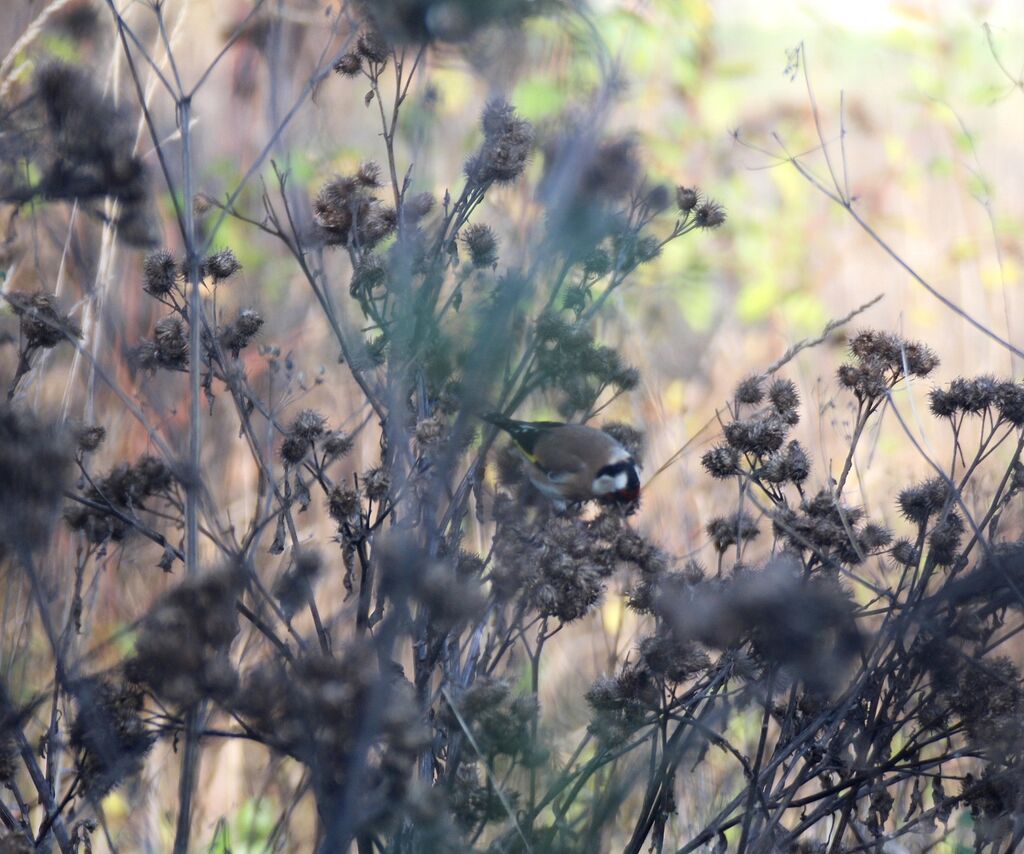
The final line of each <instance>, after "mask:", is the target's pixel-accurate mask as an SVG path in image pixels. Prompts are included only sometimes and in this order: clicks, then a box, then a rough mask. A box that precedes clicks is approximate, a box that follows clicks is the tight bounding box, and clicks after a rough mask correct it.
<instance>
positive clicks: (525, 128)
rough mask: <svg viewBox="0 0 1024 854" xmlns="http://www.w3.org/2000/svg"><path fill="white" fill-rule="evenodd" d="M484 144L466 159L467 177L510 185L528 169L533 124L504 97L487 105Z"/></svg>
mask: <svg viewBox="0 0 1024 854" xmlns="http://www.w3.org/2000/svg"><path fill="white" fill-rule="evenodd" d="M480 123H481V126H482V127H483V131H484V142H483V145H482V146H481V147H480V148H479V149H478V150H477V151H476V152H475V153H474V154H473V155H472V156H471V157H470V158H469V159H468V160H467V161H466V166H465V172H466V177H467V178H468V179H469V180H470V181H473V182H475V183H478V184H490V183H498V184H507V183H510V182H512V181H514V180H515V179H516V178H518V177H519V176H520V175H521V174H522V173H523V170H524V169H525V168H526V163H527V161H528V160H529V157H530V154H531V152H532V151H533V140H534V134H533V125H531V124H530V123H529V122H528V121H526V120H525V119H522V118H520V117H519V116H518V115H516V111H515V108H514V107H513V106H512V105H511V104H509V103H508V102H507V101H504V100H502V99H500V98H498V99H495V100H493V101H491V102H489V103H488V104H487V106H486V107H485V108H484V111H483V115H482V116H481V119H480Z"/></svg>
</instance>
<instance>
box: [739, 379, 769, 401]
mask: <svg viewBox="0 0 1024 854" xmlns="http://www.w3.org/2000/svg"><path fill="white" fill-rule="evenodd" d="M735 396H736V400H737V401H738V402H739V403H746V404H749V405H756V404H758V403H760V402H761V401H762V400H764V377H763V376H761V375H760V374H754V376H752V377H747V378H746V379H745V380H743V381H742V382H741V383H740V384H739V385H737V386H736V392H735Z"/></svg>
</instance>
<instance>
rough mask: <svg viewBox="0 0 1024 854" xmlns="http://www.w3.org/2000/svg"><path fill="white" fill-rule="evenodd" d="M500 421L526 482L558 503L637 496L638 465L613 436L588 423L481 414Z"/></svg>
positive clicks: (496, 422)
mask: <svg viewBox="0 0 1024 854" xmlns="http://www.w3.org/2000/svg"><path fill="white" fill-rule="evenodd" d="M481 417H482V418H483V419H484V420H485V421H489V422H490V423H491V424H494V425H495V426H497V427H500V428H501V429H502V430H504V431H505V432H506V433H508V434H509V436H511V437H512V439H513V441H514V442H515V443H516V445H517V446H518V448H519V450H520V452H522V455H523V456H524V457H525V458H526V463H527V473H528V475H529V477H530V482H531V483H533V485H534V486H536V487H537V489H539V490H540V491H541V493H543V494H544V495H546V496H547V497H548V498H550V499H551V500H552V501H554V502H555V503H556V504H558V505H565V504H571V503H574V502H578V501H588V500H590V499H598V500H601V501H615V502H622V503H629V502H633V501H636V500H637V499H638V498H639V497H640V471H639V469H640V467H639V466H638V465H637V462H636V460H635V459H633V455H632V454H630V453H629V451H627V450H626V449H625V448H624V447H622V445H621V444H619V442H617V441H616V440H615V439H613V438H612V437H611V436H609V435H608V434H607V433H605V432H604V431H603V430H598V429H596V428H594V427H587V426H585V425H583V424H562V423H561V422H558V421H515V420H513V419H511V418H506V417H505V416H503V415H499V414H497V413H489V414H487V415H483V416H481Z"/></svg>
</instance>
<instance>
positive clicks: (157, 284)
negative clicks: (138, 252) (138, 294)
mask: <svg viewBox="0 0 1024 854" xmlns="http://www.w3.org/2000/svg"><path fill="white" fill-rule="evenodd" d="M177 281H178V264H177V262H176V261H175V260H174V256H173V255H172V254H171V253H170V252H168V251H167V250H166V249H158V250H157V251H155V252H150V253H149V254H148V255H147V256H146V260H145V261H143V263H142V289H143V290H144V291H145V292H146V293H147V294H149V295H150V296H154V297H162V296H165V295H167V294H169V293H170V292H171V291H172V290H173V288H174V285H175V283H176V282H177Z"/></svg>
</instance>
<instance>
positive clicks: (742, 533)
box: [707, 513, 761, 553]
mask: <svg viewBox="0 0 1024 854" xmlns="http://www.w3.org/2000/svg"><path fill="white" fill-rule="evenodd" d="M707 532H708V535H709V536H710V537H711V542H712V544H713V545H714V547H715V551H717V552H719V553H722V552H724V551H725V550H726V549H728V548H729V547H730V546H735V545H738V544H740V543H744V542H747V541H748V540H752V539H754V538H755V537H756V536H758V534H760V533H761V530H760V529H759V528H758V527H757V523H756V522H755V521H754V519H753V518H752V517H751V516H750V515H749V514H747V513H735V514H733V515H732V516H723V517H719V518H717V519H712V520H711V521H710V522H708V525H707Z"/></svg>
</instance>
